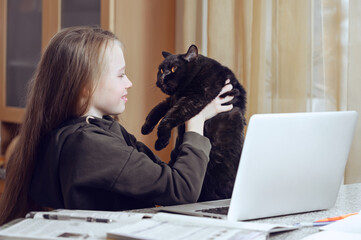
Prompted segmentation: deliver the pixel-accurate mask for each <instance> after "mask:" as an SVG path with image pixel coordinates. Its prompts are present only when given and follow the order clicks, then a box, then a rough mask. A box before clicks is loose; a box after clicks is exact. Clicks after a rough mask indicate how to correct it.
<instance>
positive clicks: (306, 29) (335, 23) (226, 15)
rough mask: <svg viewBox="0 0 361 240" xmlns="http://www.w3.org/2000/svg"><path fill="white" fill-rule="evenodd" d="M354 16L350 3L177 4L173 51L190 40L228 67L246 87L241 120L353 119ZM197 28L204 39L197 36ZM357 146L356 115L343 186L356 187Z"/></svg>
mask: <svg viewBox="0 0 361 240" xmlns="http://www.w3.org/2000/svg"><path fill="white" fill-rule="evenodd" d="M178 6H182V7H178ZM205 8H206V11H205ZM360 12H361V2H360V1H358V0H303V1H299V0H272V1H267V0H254V1H251V0H227V1H222V0H208V1H201V0H198V1H192V0H178V1H177V8H176V13H177V18H176V23H177V24H176V26H177V27H178V28H177V31H176V33H177V34H176V39H177V41H178V42H177V44H176V50H177V51H178V52H183V51H185V49H186V46H188V45H190V44H191V43H196V44H197V43H198V44H201V49H202V52H203V53H206V54H207V55H208V56H209V57H212V58H215V59H217V60H218V61H220V62H222V63H223V64H224V65H227V66H228V67H229V68H231V69H232V70H233V72H234V73H235V74H236V76H237V77H238V79H239V80H240V82H241V83H242V84H243V85H244V86H245V88H246V90H247V93H248V104H247V113H248V117H249V116H251V115H253V114H256V113H279V112H306V111H308V112H310V111H340V110H356V111H358V112H359V113H360V114H361V81H360V80H361V79H360V78H361V68H360V67H359V66H358V63H360V62H361V33H360V31H361V26H360V23H361V17H360V16H359V13H360ZM204 14H206V19H207V22H204V21H202V19H204ZM191 23H193V24H191ZM195 23H196V24H195ZM179 26H181V29H179ZM204 26H206V29H207V31H206V34H203V35H202V36H199V32H202V30H204ZM201 28H203V29H201ZM203 32H204V31H203ZM197 33H198V35H197ZM205 38H206V44H205V41H204V39H205ZM203 45H206V46H203ZM360 143H361V117H360V118H359V121H358V127H357V129H356V134H355V138H354V142H353V146H352V149H351V153H350V157H349V161H348V165H347V168H346V175H345V183H353V182H361V150H359V148H358V146H359V145H360Z"/></svg>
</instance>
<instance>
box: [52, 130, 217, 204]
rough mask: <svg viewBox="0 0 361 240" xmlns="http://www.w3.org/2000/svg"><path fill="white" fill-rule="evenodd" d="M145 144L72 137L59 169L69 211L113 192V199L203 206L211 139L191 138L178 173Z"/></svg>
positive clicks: (80, 134) (102, 136) (93, 133)
mask: <svg viewBox="0 0 361 240" xmlns="http://www.w3.org/2000/svg"><path fill="white" fill-rule="evenodd" d="M139 144H140V143H139V142H138V143H137V146H138V147H134V146H129V145H128V144H127V143H126V141H125V140H124V138H120V137H119V136H114V135H113V134H110V133H108V132H102V131H99V130H98V129H87V130H86V131H85V130H79V131H77V132H75V133H73V134H72V135H71V136H69V137H68V139H67V141H66V142H65V144H64V145H63V149H62V151H61V161H60V166H59V175H60V181H61V188H62V193H63V197H64V202H65V206H70V207H71V208H76V207H77V206H76V205H77V204H81V202H84V201H87V200H91V199H90V198H91V197H90V196H89V195H88V194H89V192H92V193H94V192H96V190H97V189H102V190H104V191H106V192H111V193H112V194H111V195H107V196H108V198H109V196H110V197H112V196H114V198H116V197H117V196H124V197H126V198H127V199H132V198H133V199H137V200H140V201H146V202H148V203H150V204H158V205H172V204H181V203H190V202H195V201H197V199H198V197H199V194H200V191H201V187H202V183H203V178H204V175H205V171H206V167H207V163H208V161H209V152H210V148H211V145H210V142H209V140H208V139H207V138H205V137H203V136H201V135H199V134H197V133H193V132H187V133H186V134H185V135H184V141H183V143H182V144H181V145H180V147H179V153H178V156H177V157H176V159H177V160H176V161H175V163H174V165H173V166H172V167H170V166H169V165H168V164H166V163H164V162H161V161H159V160H157V159H153V158H152V155H149V154H146V153H145V151H144V148H146V146H145V145H144V146H143V145H142V144H140V145H139ZM147 151H150V150H149V149H148V150H147ZM104 201H107V199H104ZM109 201H110V200H109ZM74 203H75V204H74Z"/></svg>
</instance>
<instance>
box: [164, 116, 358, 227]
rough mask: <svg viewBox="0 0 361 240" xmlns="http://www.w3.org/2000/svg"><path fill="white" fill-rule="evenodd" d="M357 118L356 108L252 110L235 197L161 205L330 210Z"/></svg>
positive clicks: (259, 213)
mask: <svg viewBox="0 0 361 240" xmlns="http://www.w3.org/2000/svg"><path fill="white" fill-rule="evenodd" d="M357 117H358V114H357V112H355V111H342V112H312V113H280V114H256V115H253V116H252V117H251V119H250V121H249V125H248V129H247V134H246V138H245V142H244V146H243V151H242V156H241V159H240V164H239V167H238V172H237V176H236V180H235V184H234V188H233V193H232V198H231V199H224V200H217V201H209V202H198V203H193V204H183V205H176V206H167V207H160V208H159V209H158V210H159V211H166V212H173V213H180V214H188V215H194V216H204V217H213V218H221V219H228V220H230V221H239V220H251V219H259V218H266V217H274V216H280V215H286V214H293V213H300V212H309V211H315V210H323V209H329V208H331V207H333V206H334V205H335V202H336V200H337V195H338V192H339V189H340V186H341V184H342V182H343V176H344V170H345V166H346V162H347V159H348V155H349V151H350V148H351V143H352V139H353V134H354V130H355V127H356V121H357ZM224 209H226V211H225V212H223V213H218V211H222V210H224Z"/></svg>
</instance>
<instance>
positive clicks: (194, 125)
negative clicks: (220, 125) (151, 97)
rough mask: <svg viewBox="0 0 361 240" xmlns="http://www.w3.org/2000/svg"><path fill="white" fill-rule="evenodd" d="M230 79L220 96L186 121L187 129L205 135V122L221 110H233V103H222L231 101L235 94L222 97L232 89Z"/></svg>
mask: <svg viewBox="0 0 361 240" xmlns="http://www.w3.org/2000/svg"><path fill="white" fill-rule="evenodd" d="M229 82H230V80H227V81H226V85H225V86H224V87H223V88H222V90H221V91H220V93H219V94H218V96H217V97H216V98H215V99H213V101H212V102H210V103H209V104H208V105H207V106H206V107H205V108H203V110H202V111H201V112H200V113H198V115H196V116H194V117H193V118H191V119H189V121H187V122H186V131H193V132H197V133H199V134H201V135H203V128H204V122H205V121H206V120H208V119H210V118H212V117H214V116H216V115H217V114H218V113H221V112H227V111H230V110H232V108H233V105H232V104H229V105H222V104H224V103H227V102H229V101H231V100H232V99H233V98H234V96H226V97H225V98H221V97H220V96H221V95H222V94H224V93H226V92H229V91H231V90H232V88H233V86H232V84H229Z"/></svg>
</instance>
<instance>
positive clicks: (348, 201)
mask: <svg viewBox="0 0 361 240" xmlns="http://www.w3.org/2000/svg"><path fill="white" fill-rule="evenodd" d="M360 210H361V183H357V184H349V185H342V186H341V189H340V193H339V196H338V199H337V202H336V204H335V206H334V207H333V208H331V209H329V210H322V211H314V212H308V213H301V214H292V215H287V216H282V217H272V218H265V219H260V220H254V221H252V222H260V223H284V224H289V225H292V224H295V223H299V222H313V221H315V220H317V219H322V218H328V217H335V216H340V215H344V214H347V213H352V212H359V211H360ZM155 211H156V209H155V208H149V209H138V210H132V212H145V213H154V212H155ZM318 229H319V228H318V227H307V228H301V229H299V230H294V231H290V232H282V233H274V234H271V236H270V239H271V240H281V239H282V240H284V239H287V240H288V239H289V240H298V239H302V238H304V237H306V236H308V235H311V234H313V233H317V232H318V231H319V230H318Z"/></svg>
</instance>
